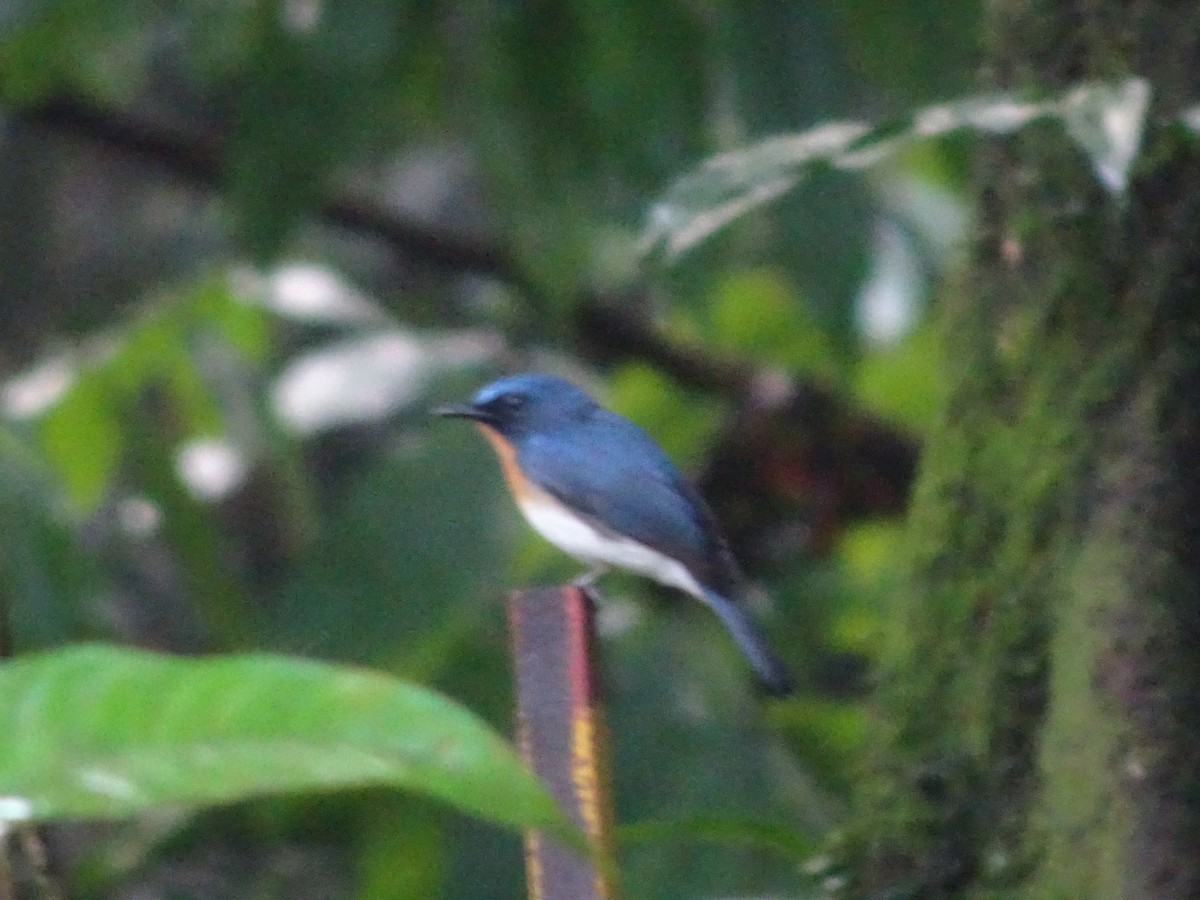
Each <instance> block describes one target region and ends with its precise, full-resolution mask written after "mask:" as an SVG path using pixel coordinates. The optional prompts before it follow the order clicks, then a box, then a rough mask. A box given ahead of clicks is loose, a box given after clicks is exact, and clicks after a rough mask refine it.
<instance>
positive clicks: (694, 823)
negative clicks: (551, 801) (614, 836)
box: [619, 815, 817, 862]
mask: <svg viewBox="0 0 1200 900" xmlns="http://www.w3.org/2000/svg"><path fill="white" fill-rule="evenodd" d="M619 837H620V840H621V843H622V844H624V845H626V846H629V845H632V844H641V843H664V842H680V843H707V844H732V845H739V844H743V845H749V846H753V847H761V848H762V849H764V850H772V851H774V852H776V853H780V854H782V855H784V856H787V857H790V858H791V859H794V860H796V861H797V862H803V861H804V860H806V859H807V858H808V857H810V856H812V854H813V853H814V852H815V851H816V849H817V848H816V842H815V841H813V840H812V838H810V837H808V836H807V835H805V834H804V833H803V832H802V831H800V830H798V829H796V828H793V827H789V826H787V825H784V824H782V823H780V822H771V821H767V820H765V819H763V818H761V817H754V818H751V817H749V816H736V815H733V816H730V815H723V816H718V815H695V816H687V817H685V818H680V819H648V820H645V821H642V822H636V823H634V824H632V825H624V826H622V827H621V829H620V833H619Z"/></svg>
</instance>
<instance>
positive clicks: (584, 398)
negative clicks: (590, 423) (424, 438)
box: [433, 374, 599, 440]
mask: <svg viewBox="0 0 1200 900" xmlns="http://www.w3.org/2000/svg"><path fill="white" fill-rule="evenodd" d="M598 408H599V407H598V406H597V405H596V402H595V401H594V400H593V399H592V398H591V397H589V396H588V395H587V394H586V393H585V392H584V391H583V390H582V389H581V388H578V387H576V386H575V385H573V384H571V382H569V381H564V380H563V379H561V378H555V377H554V376H552V375H538V374H525V375H512V376H509V377H508V378H501V379H500V380H499V381H493V382H492V383H491V384H489V385H487V386H486V387H484V388H481V389H480V391H479V393H477V394H476V395H475V396H474V397H473V398H472V399H471V402H470V403H452V404H449V405H446V406H439V407H437V408H436V409H435V410H433V412H434V414H435V415H439V416H456V417H458V418H462V419H471V420H473V421H475V422H478V423H479V424H481V425H485V426H487V427H488V428H491V429H492V430H494V431H496V432H498V433H499V434H501V435H503V436H504V437H506V438H508V439H509V440H516V439H519V438H522V437H526V436H528V435H530V434H544V433H551V432H554V431H556V430H557V429H560V428H563V427H566V426H569V425H571V424H572V423H573V422H577V421H580V420H582V419H584V418H586V417H587V416H589V415H591V414H592V413H593V412H594V411H595V410H597V409H598Z"/></svg>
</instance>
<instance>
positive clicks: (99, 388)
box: [40, 377, 124, 510]
mask: <svg viewBox="0 0 1200 900" xmlns="http://www.w3.org/2000/svg"><path fill="white" fill-rule="evenodd" d="M40 438H41V444H42V447H43V449H44V450H45V453H46V457H47V459H48V460H49V461H50V463H51V465H52V466H53V467H54V470H55V471H56V472H57V473H58V475H59V476H60V477H61V478H62V482H63V484H64V485H65V487H66V490H67V493H68V495H69V496H70V498H71V500H72V501H73V502H75V503H76V504H77V505H78V506H80V507H81V508H82V509H84V510H91V509H93V508H95V506H96V505H97V504H98V503H99V502H100V500H101V499H102V498H103V497H104V492H105V490H107V488H108V481H109V478H110V476H111V475H112V473H113V470H114V468H115V466H116V464H117V461H118V460H119V458H120V456H121V451H122V448H123V445H124V437H123V435H122V433H121V427H120V425H119V424H118V422H117V419H116V416H115V413H114V410H113V408H112V397H111V394H110V392H109V390H108V386H107V385H106V384H104V383H103V382H102V381H101V380H99V379H96V378H89V377H83V378H80V379H78V380H77V381H76V382H75V384H74V385H73V386H72V387H71V389H70V390H69V391H68V392H67V393H66V395H65V396H64V397H63V398H62V400H61V401H59V403H58V404H57V405H56V406H55V407H54V408H53V409H51V410H50V412H48V413H47V414H46V417H45V418H44V419H43V420H42V422H41V425H40Z"/></svg>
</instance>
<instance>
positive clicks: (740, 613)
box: [704, 588, 795, 696]
mask: <svg viewBox="0 0 1200 900" xmlns="http://www.w3.org/2000/svg"><path fill="white" fill-rule="evenodd" d="M704 600H705V602H707V603H708V605H709V606H711V607H712V608H713V611H714V612H716V614H717V615H718V616H719V617H720V619H721V621H722V622H723V623H724V625H725V627H726V628H727V629H728V630H729V633H730V634H731V635H732V636H733V639H734V640H735V641H736V642H737V645H738V647H740V648H741V651H742V653H744V654H745V655H746V659H748V660H749V661H750V665H751V666H753V667H754V671H755V673H756V674H757V675H758V678H759V681H761V682H762V685H763V687H764V688H766V689H767V690H768V691H769V692H770V693H772V694H775V695H776V696H782V695H784V694H790V693H791V692H792V690H793V689H794V687H795V682H794V681H793V680H792V673H791V672H789V671H788V667H787V666H786V665H784V663H783V661H782V660H781V659H780V658H779V657H778V656H776V655H775V653H774V652H773V651H772V650H771V648H770V647H768V646H767V642H766V640H765V639H764V638H763V636H762V633H761V632H759V630H758V626H757V625H755V624H754V621H753V620H752V619H751V618H750V615H749V613H748V612H747V611H746V609H745V607H743V606H742V605H741V604H739V603H738V602H737V601H735V600H731V599H730V598H728V597H726V596H724V595H723V594H718V593H717V592H716V591H713V590H709V589H707V588H705V590H704Z"/></svg>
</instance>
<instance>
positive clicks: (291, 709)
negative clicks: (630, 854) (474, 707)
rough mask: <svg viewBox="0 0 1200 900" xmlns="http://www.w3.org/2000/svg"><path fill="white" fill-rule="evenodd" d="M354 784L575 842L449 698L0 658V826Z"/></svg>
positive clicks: (197, 663)
mask: <svg viewBox="0 0 1200 900" xmlns="http://www.w3.org/2000/svg"><path fill="white" fill-rule="evenodd" d="M362 785H393V786H397V787H406V788H410V789H412V790H416V791H422V792H424V793H427V794H430V795H432V796H434V797H437V798H439V799H441V800H443V801H445V802H447V803H450V804H451V805H453V806H456V807H458V808H459V809H461V810H463V811H464V812H467V813H469V814H471V815H473V816H477V817H480V818H484V819H489V820H492V821H494V822H498V823H501V824H504V825H509V826H533V827H538V828H543V829H546V830H548V831H551V832H553V833H555V834H557V835H558V836H560V837H563V838H565V839H566V840H568V841H572V842H573V843H575V844H579V838H578V835H577V833H576V832H574V831H573V830H570V829H569V826H566V825H565V824H564V822H565V820H564V818H563V817H562V815H561V813H560V812H559V810H558V807H557V806H556V804H555V802H554V801H553V799H552V798H551V797H550V796H549V795H548V794H547V793H546V792H545V790H544V789H543V788H542V786H541V785H540V783H539V782H538V781H537V779H536V778H535V777H534V776H533V774H532V773H530V772H529V771H528V770H527V769H526V768H525V766H524V765H523V764H522V762H521V760H520V758H519V757H518V756H517V755H516V753H515V752H514V751H513V749H512V747H511V746H510V745H509V744H508V743H507V742H506V741H504V740H503V739H501V738H500V737H499V736H497V735H496V734H495V733H493V732H492V731H490V730H489V729H488V728H487V726H486V725H484V724H483V722H482V721H480V720H479V719H477V718H476V717H475V716H474V715H473V714H472V713H470V712H468V711H466V710H464V709H462V708H461V707H459V706H457V705H455V704H454V703H452V702H451V701H450V700H447V699H445V698H443V697H441V696H439V695H437V694H434V693H433V692H431V691H428V690H426V689H424V688H421V687H418V686H416V685H412V684H408V683H405V682H401V681H398V680H395V679H392V678H389V677H386V676H384V675H381V674H377V673H374V672H370V671H367V670H362V669H352V668H339V667H336V666H332V665H328V664H323V663H318V662H312V661H306V660H302V659H296V658H289V657H282V656H272V655H260V654H251V655H245V656H227V657H211V658H206V659H185V658H177V657H170V656H163V655H157V654H153V653H146V652H142V651H136V650H125V649H119V648H114V647H106V646H100V645H82V646H77V647H72V648H66V649H61V650H56V651H52V652H48V653H40V654H34V655H30V656H27V657H19V658H17V659H16V660H14V661H12V662H9V663H6V664H4V665H3V666H0V819H3V818H8V819H22V818H27V819H35V820H47V819H78V818H89V817H119V816H127V815H131V814H134V813H137V812H140V811H142V810H146V809H150V808H152V807H158V806H163V805H168V804H181V805H185V806H190V805H205V804H216V803H227V802H231V801H236V800H241V799H244V798H248V797H254V796H260V795H263V794H270V793H279V792H286V791H309V790H329V789H337V788H344V787H349V786H362Z"/></svg>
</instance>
